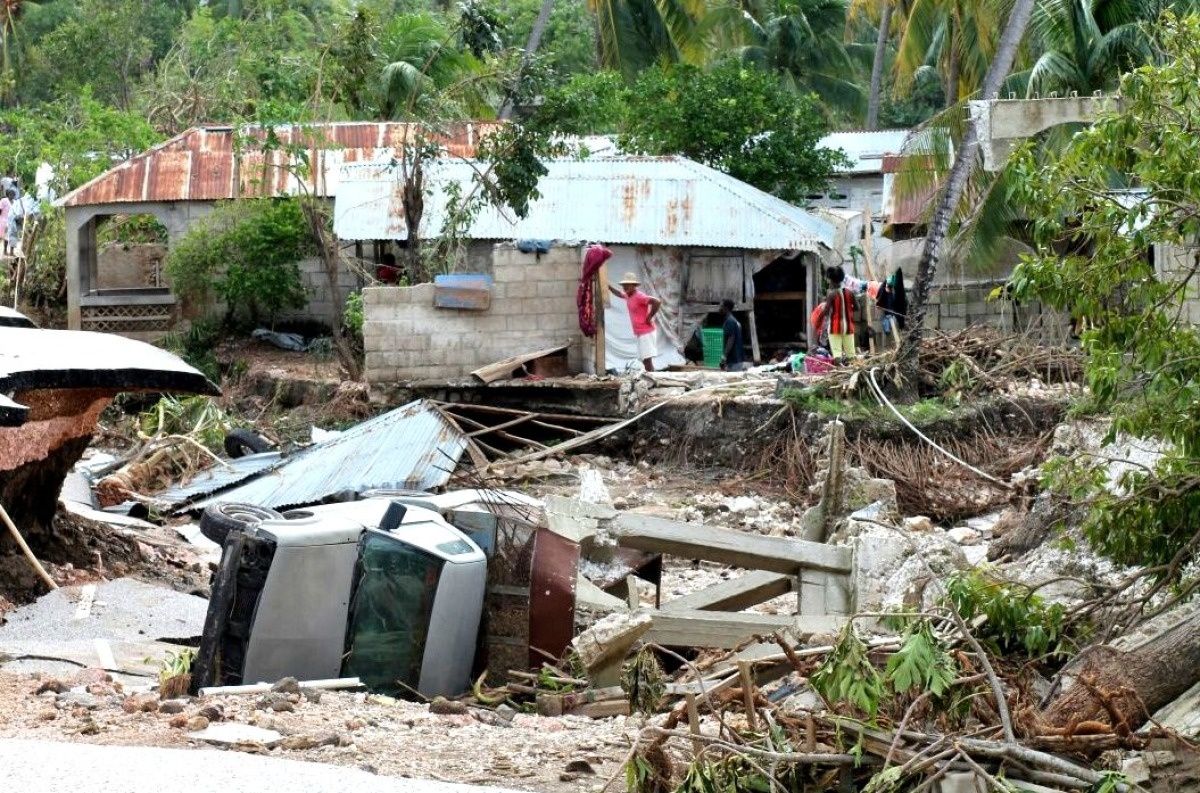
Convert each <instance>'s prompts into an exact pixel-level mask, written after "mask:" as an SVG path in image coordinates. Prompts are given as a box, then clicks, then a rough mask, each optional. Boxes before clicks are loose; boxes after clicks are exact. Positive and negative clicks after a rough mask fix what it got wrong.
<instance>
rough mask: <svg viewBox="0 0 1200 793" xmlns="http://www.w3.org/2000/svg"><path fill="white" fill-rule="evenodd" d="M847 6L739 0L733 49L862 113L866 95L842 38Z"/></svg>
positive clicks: (810, 0) (799, 86)
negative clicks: (738, 40) (738, 41)
mask: <svg viewBox="0 0 1200 793" xmlns="http://www.w3.org/2000/svg"><path fill="white" fill-rule="evenodd" d="M848 7H849V4H848V2H847V0H740V11H741V14H740V16H741V20H742V28H743V32H742V36H741V38H742V41H743V44H742V46H740V47H739V48H738V49H737V52H738V53H739V54H740V55H741V57H742V59H743V60H745V61H747V62H749V63H753V64H755V65H756V66H760V67H762V68H765V69H770V70H773V71H775V72H777V73H778V74H779V75H780V76H781V77H783V79H784V80H785V81H786V82H787V83H788V84H789V85H791V86H792V87H793V88H795V89H796V90H797V91H799V92H801V93H813V94H816V95H817V96H818V97H820V98H821V99H822V100H823V101H824V102H825V104H826V105H828V106H830V107H832V108H836V109H839V110H850V111H853V112H854V113H855V114H856V115H860V114H861V113H862V110H863V105H864V96H863V91H862V87H861V86H860V85H859V83H858V81H857V80H856V79H855V73H856V72H857V69H856V68H855V64H854V61H853V59H852V57H851V53H850V49H849V48H850V47H852V46H855V45H848V44H847V43H846V17H847V9H848ZM715 18H717V19H719V18H720V16H719V15H715ZM860 117H861V115H860Z"/></svg>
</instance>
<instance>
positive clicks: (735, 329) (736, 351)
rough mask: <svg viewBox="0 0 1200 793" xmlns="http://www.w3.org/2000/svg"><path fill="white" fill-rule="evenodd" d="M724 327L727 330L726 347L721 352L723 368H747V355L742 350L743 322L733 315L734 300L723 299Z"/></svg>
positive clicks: (732, 369) (741, 369) (727, 369)
mask: <svg viewBox="0 0 1200 793" xmlns="http://www.w3.org/2000/svg"><path fill="white" fill-rule="evenodd" d="M721 317H722V318H723V319H724V324H723V325H722V328H723V329H724V331H725V348H724V351H723V352H722V354H721V368H722V369H724V370H726V371H729V372H740V371H743V370H744V369H745V368H746V357H745V354H744V352H743V351H742V323H740V322H738V321H737V317H735V316H734V315H733V301H732V300H722V301H721Z"/></svg>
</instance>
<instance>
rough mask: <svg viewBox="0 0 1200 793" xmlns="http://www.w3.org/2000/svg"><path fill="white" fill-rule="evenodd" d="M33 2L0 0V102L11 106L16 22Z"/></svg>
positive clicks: (15, 84) (35, 4) (13, 89)
mask: <svg viewBox="0 0 1200 793" xmlns="http://www.w3.org/2000/svg"><path fill="white" fill-rule="evenodd" d="M37 5H38V4H37V3H36V2H34V1H33V0H0V102H3V104H4V105H6V106H7V105H11V104H12V103H13V98H14V96H15V95H16V91H17V76H16V74H15V73H14V71H13V49H14V47H15V46H16V45H17V43H18V30H19V28H18V24H17V23H18V22H19V21H20V19H21V17H22V16H23V15H24V14H26V13H28V11H29V10H30V9H31V8H36V7H37Z"/></svg>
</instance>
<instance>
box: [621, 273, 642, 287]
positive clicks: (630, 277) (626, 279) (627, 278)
mask: <svg viewBox="0 0 1200 793" xmlns="http://www.w3.org/2000/svg"><path fill="white" fill-rule="evenodd" d="M617 283H618V284H621V285H625V284H633V285H634V286H637V285H638V284H640V283H641V281H639V280H638V277H637V276H636V275H634V274H633V273H625V275H623V276H621V280H620V281H617Z"/></svg>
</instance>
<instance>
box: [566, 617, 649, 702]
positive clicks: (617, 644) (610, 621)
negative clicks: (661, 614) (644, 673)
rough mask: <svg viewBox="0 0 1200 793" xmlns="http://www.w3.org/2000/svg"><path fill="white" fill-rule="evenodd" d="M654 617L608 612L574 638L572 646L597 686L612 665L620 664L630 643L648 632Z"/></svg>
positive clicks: (604, 682) (601, 682)
mask: <svg viewBox="0 0 1200 793" xmlns="http://www.w3.org/2000/svg"><path fill="white" fill-rule="evenodd" d="M653 625H654V619H653V617H651V615H650V614H649V613H646V612H637V613H634V614H611V615H609V616H607V617H605V618H604V619H602V620H600V621H599V622H597V623H596V624H595V625H593V626H592V627H590V628H588V629H587V630H585V631H584V632H583V633H581V634H579V635H578V636H576V637H575V639H574V640H572V642H571V646H572V647H573V648H574V649H575V653H576V655H578V656H579V662H580V663H581V664H582V665H583V668H584V669H586V670H587V671H588V675H589V677H590V678H591V679H592V680H593V682H596V683H597V684H599V685H607V684H608V682H609V681H607V680H604V681H601V680H600V678H604V677H606V675H605V673H606V672H610V671H611V670H612V667H613V666H614V665H618V666H619V665H620V664H621V663H623V662H624V660H625V657H626V656H627V655H629V651H630V649H631V648H632V647H633V645H634V644H635V643H636V642H637V641H638V639H640V638H641V637H643V636H645V635H646V633H647V632H649V630H650V628H651V627H653Z"/></svg>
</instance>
